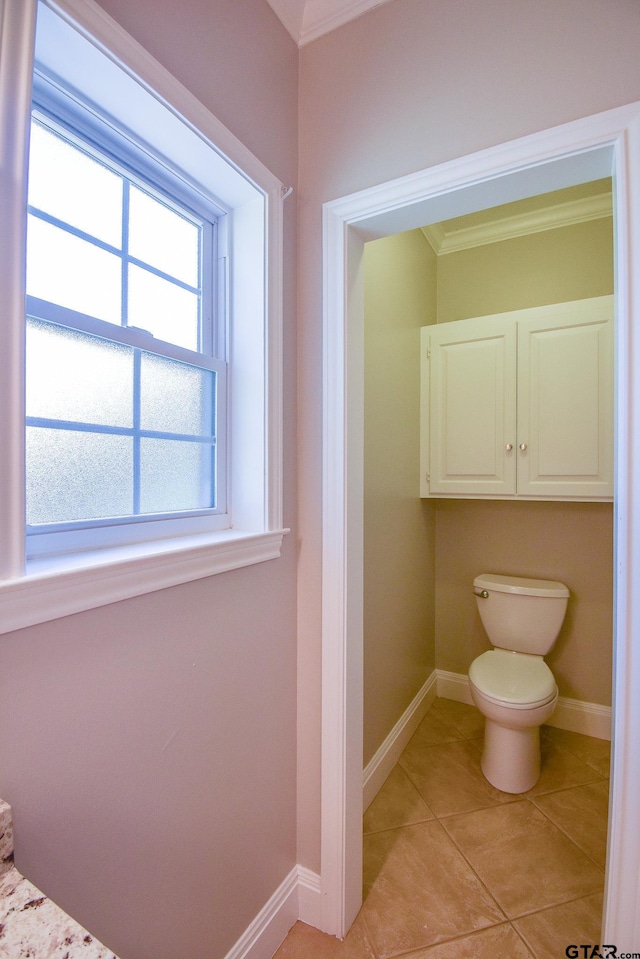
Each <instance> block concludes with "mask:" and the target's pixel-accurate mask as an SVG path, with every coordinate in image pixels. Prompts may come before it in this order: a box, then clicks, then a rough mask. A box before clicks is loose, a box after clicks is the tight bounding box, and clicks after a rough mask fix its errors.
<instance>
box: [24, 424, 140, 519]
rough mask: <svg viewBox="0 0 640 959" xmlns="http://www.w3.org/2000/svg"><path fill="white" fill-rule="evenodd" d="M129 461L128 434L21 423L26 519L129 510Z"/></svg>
mask: <svg viewBox="0 0 640 959" xmlns="http://www.w3.org/2000/svg"><path fill="white" fill-rule="evenodd" d="M132 465H133V441H132V439H131V437H128V436H112V435H110V434H101V433H76V432H71V431H67V430H50V429H40V428H38V427H35V426H33V427H27V523H28V524H29V525H32V526H33V525H37V524H40V523H63V522H71V521H72V520H86V519H103V518H106V517H110V516H129V515H131V513H132V512H133V469H132Z"/></svg>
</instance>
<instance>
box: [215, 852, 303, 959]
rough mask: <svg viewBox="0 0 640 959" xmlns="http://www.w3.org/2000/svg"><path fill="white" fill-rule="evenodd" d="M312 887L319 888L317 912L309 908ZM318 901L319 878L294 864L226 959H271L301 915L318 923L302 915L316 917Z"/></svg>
mask: <svg viewBox="0 0 640 959" xmlns="http://www.w3.org/2000/svg"><path fill="white" fill-rule="evenodd" d="M312 888H313V889H314V891H315V890H317V896H316V899H317V900H318V906H317V907H316V908H315V911H314V910H312V909H311V908H310V902H311V899H312V896H311V894H310V893H311V889H312ZM319 900H320V877H319V876H316V874H315V873H312V872H311V871H310V870H309V869H305V868H304V867H302V866H294V867H293V869H292V870H291V872H290V873H289V875H288V876H287V877H286V878H285V879H284V880H283V882H282V883H280V885H279V887H278V888H277V889H276V891H275V892H274V894H273V895H272V896H271V898H270V899H269V901H268V902H267V903H266V904H265V906H264V907H263V908H262V909H261V910H260V912H259V913H258V915H257V916H256V917H255V919H254V920H253V922H252V923H251V924H250V925H249V926H248V927H247V929H245V931H244V933H243V934H242V935H241V936H240V938H239V939H238V941H237V942H236V944H235V946H233V948H232V949H231V950H230V951H229V952H228V953H227V955H226V957H225V959H271V957H272V956H273V954H274V953H275V952H276V951H277V949H278V948H279V946H280V945H281V944H282V942H283V940H284V939H285V937H286V935H287V933H288V932H289V930H290V929H291V927H292V926H293V924H294V923H295V922H296V921H297V919H298V918H301V919H303V921H304V922H308V923H309V924H310V925H319V923H318V922H315V921H313V920H312V919H310V918H305V917H304V915H303V912H304V911H306V913H307V914H308V915H309V916H311V915H313V916H315V913H316V912H319ZM303 905H304V909H303Z"/></svg>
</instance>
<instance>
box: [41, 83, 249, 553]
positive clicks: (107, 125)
mask: <svg viewBox="0 0 640 959" xmlns="http://www.w3.org/2000/svg"><path fill="white" fill-rule="evenodd" d="M41 69H42V68H40V67H38V66H37V67H36V72H35V75H34V95H33V106H34V109H33V111H32V117H34V118H35V120H36V122H39V123H42V124H43V125H44V126H45V127H46V128H48V129H50V130H52V131H53V132H55V133H57V134H58V135H60V136H62V137H63V138H64V139H66V140H67V141H68V142H70V143H72V144H75V145H76V146H78V147H79V148H80V149H81V150H83V151H84V152H86V153H88V154H89V155H93V156H95V157H97V158H99V160H100V162H104V163H105V164H106V165H107V167H110V168H112V169H113V170H114V171H115V173H116V174H117V175H119V176H122V177H125V178H127V179H128V180H129V181H130V182H133V183H135V184H137V185H139V186H141V187H142V188H143V189H145V190H146V191H147V192H150V193H152V195H156V196H158V197H160V198H161V199H162V200H165V201H167V202H168V203H170V204H172V205H173V206H175V208H176V209H178V210H180V211H181V212H182V213H184V214H185V215H187V216H190V217H192V218H193V220H194V221H195V222H199V223H202V224H203V237H202V242H203V250H202V254H201V257H202V261H203V263H202V297H201V310H202V313H203V314H204V316H203V317H202V318H201V325H202V342H201V343H200V344H199V346H200V349H197V350H191V349H184V348H183V347H180V346H176V345H174V344H172V343H166V342H161V341H158V340H156V339H155V338H154V337H149V335H148V334H147V333H145V331H144V330H138V329H137V328H135V327H130V326H119V325H117V324H114V323H110V322H107V321H105V320H100V319H97V318H95V317H90V316H86V315H84V314H79V313H76V312H74V310H72V309H69V308H67V307H63V306H58V305H56V304H54V303H50V302H48V301H42V300H38V299H36V298H35V297H31V296H29V295H27V315H28V316H29V317H34V318H36V319H39V320H42V321H44V322H46V323H53V324H57V325H59V326H61V327H63V328H65V329H72V330H77V331H78V332H81V333H86V334H89V335H93V336H97V337H100V338H101V339H104V340H108V341H109V342H112V343H120V344H122V345H124V346H126V347H130V348H131V349H137V350H140V351H143V352H149V353H152V354H155V355H156V356H160V357H164V358H166V359H169V360H176V361H178V362H183V363H186V364H188V365H190V366H192V367H198V366H199V367H200V368H202V369H206V370H210V371H212V372H214V373H215V375H216V391H215V392H216V420H217V428H216V444H215V445H216V452H215V457H216V462H217V463H219V464H221V465H225V464H226V433H227V415H226V394H227V379H226V367H227V364H226V346H227V336H226V328H227V323H228V310H227V304H226V290H227V287H228V284H227V282H226V275H227V260H228V258H227V255H226V254H227V249H226V248H227V232H228V231H227V223H226V220H227V217H226V214H225V212H224V211H223V210H222V209H221V208H220V207H218V206H217V204H215V203H213V201H212V200H211V197H209V196H203V195H202V194H200V192H199V191H198V189H197V187H194V186H193V185H192V184H188V183H185V180H184V175H183V174H177V173H175V172H174V171H172V170H171V169H170V168H167V165H166V164H165V163H164V162H163V158H160V157H153V158H151V157H150V156H149V151H148V149H144V148H142V147H141V146H140V145H138V144H134V143H133V142H132V140H131V137H130V136H127V137H124V136H123V135H122V132H121V131H120V129H119V128H118V127H117V125H116V124H115V123H114V122H113V121H106V120H105V119H104V118H102V117H100V116H96V111H95V110H94V111H91V110H90V109H88V107H87V105H86V104H85V103H84V102H82V101H81V100H80V99H79V97H77V96H73V95H70V94H69V93H68V92H67V91H66V90H65V89H64V88H62V87H61V85H60V83H56V82H55V81H53V80H52V78H49V77H47V76H46V75H43V73H42V72H41ZM34 215H37V214H34ZM218 234H219V236H218ZM214 296H215V297H216V302H214V300H213V297H214ZM26 366H27V370H28V366H29V357H28V355H27V357H26ZM27 413H28V410H27ZM217 472H218V477H217V482H216V505H215V508H213V509H209V510H205V509H200V510H195V511H192V512H183V513H181V514H172V513H164V514H162V513H161V514H159V515H157V516H154V517H150V516H145V515H144V514H140V515H135V516H131V517H129V516H113V517H108V518H105V519H104V520H94V521H88V520H85V521H83V522H75V523H62V522H60V523H55V524H51V525H50V526H48V527H47V526H40V527H27V564H28V563H29V560H32V559H35V558H37V557H42V556H55V555H61V554H65V553H74V552H79V551H80V550H85V549H92V548H93V549H104V548H105V547H109V546H120V545H123V544H125V543H139V542H143V541H145V540H154V539H156V540H157V539H164V538H169V537H174V536H185V535H188V534H190V533H191V534H193V533H204V532H210V531H212V530H220V529H226V528H228V527H229V526H230V516H229V513H228V511H227V490H226V483H227V474H226V469H221V470H219V471H217Z"/></svg>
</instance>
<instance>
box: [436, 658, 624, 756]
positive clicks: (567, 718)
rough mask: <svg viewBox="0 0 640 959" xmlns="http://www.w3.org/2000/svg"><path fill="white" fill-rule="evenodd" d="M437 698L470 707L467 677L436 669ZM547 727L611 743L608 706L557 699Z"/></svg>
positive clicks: (576, 700) (565, 698) (609, 709)
mask: <svg viewBox="0 0 640 959" xmlns="http://www.w3.org/2000/svg"><path fill="white" fill-rule="evenodd" d="M436 673H437V680H438V681H437V686H438V696H442V697H443V699H454V700H455V701H456V702H458V703H473V700H472V698H471V690H470V689H469V677H468V676H465V675H464V674H463V673H448V672H446V670H443V669H438V670H436ZM548 725H549V726H555V727H556V729H567V730H569V732H572V733H582V734H583V735H584V736H594V737H595V738H596V739H609V740H610V739H611V706H600V705H598V703H583V702H581V701H580V700H579V699H569V698H568V697H566V696H560V698H559V699H558V705H557V706H556V708H555V711H554V713H553V716H552V717H551V719H550V720H549V721H548Z"/></svg>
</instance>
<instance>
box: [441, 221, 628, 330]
mask: <svg viewBox="0 0 640 959" xmlns="http://www.w3.org/2000/svg"><path fill="white" fill-rule="evenodd" d="M608 293H613V235H612V220H611V217H603V218H602V219H600V220H592V221H591V222H588V223H580V224H576V225H574V226H567V227H562V228H560V229H556V230H547V231H546V232H544V233H534V234H532V235H531V236H522V237H517V238H515V239H513V240H505V241H503V242H502V243H490V244H487V246H479V247H476V248H475V249H471V250H462V251H460V252H459V253H448V254H446V255H444V256H440V257H438V323H444V322H446V321H447V320H463V319H466V318H467V317H470V316H485V315H487V314H489V313H503V312H507V311H508V310H524V309H527V308H528V307H530V306H543V305H545V304H547V303H564V302H565V301H568V300H581V299H586V298H587V297H590V296H605V295H606V294H608Z"/></svg>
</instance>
